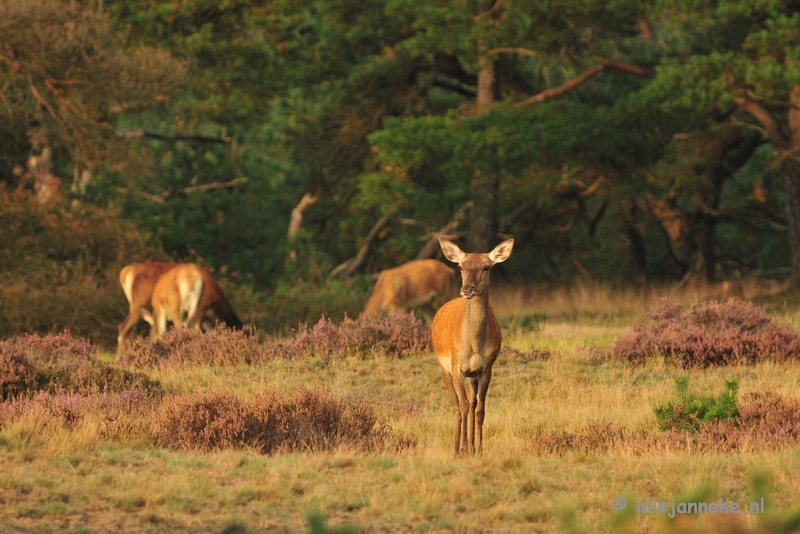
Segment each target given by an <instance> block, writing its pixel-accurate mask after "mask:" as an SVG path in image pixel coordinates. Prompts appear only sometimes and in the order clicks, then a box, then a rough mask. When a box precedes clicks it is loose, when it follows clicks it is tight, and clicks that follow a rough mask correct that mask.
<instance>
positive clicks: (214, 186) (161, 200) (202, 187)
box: [117, 178, 248, 204]
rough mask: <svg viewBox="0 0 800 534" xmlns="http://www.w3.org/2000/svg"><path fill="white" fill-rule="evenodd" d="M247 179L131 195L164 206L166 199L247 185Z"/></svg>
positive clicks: (125, 190)
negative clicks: (154, 193)
mask: <svg viewBox="0 0 800 534" xmlns="http://www.w3.org/2000/svg"><path fill="white" fill-rule="evenodd" d="M247 181H248V178H237V179H235V180H231V181H230V182H215V183H213V184H202V185H192V186H189V187H184V188H182V189H176V190H175V191H170V192H168V193H162V194H160V195H153V194H151V193H145V192H143V191H134V192H133V194H134V195H137V196H140V197H142V198H146V199H147V200H152V201H153V202H157V203H159V204H164V202H166V201H167V199H169V198H172V197H177V196H181V195H187V194H189V193H192V192H194V191H212V190H214V189H223V188H228V189H230V188H232V187H236V186H237V185H240V184H244V183H247ZM117 191H118V192H120V193H123V194H126V193H128V189H126V188H124V187H118V188H117Z"/></svg>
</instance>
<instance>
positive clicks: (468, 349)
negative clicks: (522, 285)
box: [431, 238, 514, 454]
mask: <svg viewBox="0 0 800 534" xmlns="http://www.w3.org/2000/svg"><path fill="white" fill-rule="evenodd" d="M439 245H440V246H441V247H442V252H443V253H444V255H445V257H446V258H447V259H448V260H450V261H452V262H453V263H457V264H458V268H459V269H460V270H461V296H462V297H463V298H457V299H454V300H451V301H450V302H448V303H447V304H445V305H444V306H442V308H441V309H440V310H439V311H438V312H437V313H436V317H434V319H433V325H432V326H431V337H432V338H433V348H434V350H435V351H436V355H437V356H438V357H439V365H441V367H442V378H443V379H444V387H445V389H447V391H449V392H450V396H451V397H452V398H453V403H454V407H455V423H456V428H455V453H456V454H459V453H460V452H463V451H465V450H466V449H467V447H468V451H469V452H470V453H474V452H475V451H476V447H475V434H476V428H475V426H476V422H477V436H478V444H477V452H478V453H480V452H481V450H482V446H483V419H484V413H485V407H484V403H485V401H486V392H487V391H488V390H489V382H490V381H491V380H492V365H493V364H494V362H495V360H496V359H497V354H498V353H499V352H500V342H501V340H500V325H498V324H497V319H496V318H495V316H494V313H493V312H492V307H491V306H490V305H489V272H490V270H491V268H492V266H493V265H494V264H495V263H500V262H503V261H506V260H507V259H508V257H509V256H510V255H511V249H512V248H513V246H514V240H513V239H509V240H507V241H503V242H502V243H500V244H499V245H497V246H496V247H495V248H494V250H492V251H491V252H489V253H488V254H482V253H470V254H467V253H465V252H464V251H462V250H461V249H460V248H458V246H457V245H456V244H455V243H453V242H451V241H448V240H447V239H444V238H439ZM467 383H469V388H467V387H466V384H467ZM467 389H469V393H467ZM468 420H469V424H467V422H468Z"/></svg>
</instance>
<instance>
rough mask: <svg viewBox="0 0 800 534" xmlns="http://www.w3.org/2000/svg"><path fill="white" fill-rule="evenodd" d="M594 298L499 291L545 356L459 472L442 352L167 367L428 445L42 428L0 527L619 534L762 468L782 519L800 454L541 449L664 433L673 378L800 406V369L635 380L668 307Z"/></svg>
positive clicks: (657, 521) (502, 366) (5, 487)
mask: <svg viewBox="0 0 800 534" xmlns="http://www.w3.org/2000/svg"><path fill="white" fill-rule="evenodd" d="M595 291H596V293H591V291H590V288H583V289H580V288H573V289H571V290H568V291H565V292H564V294H563V295H561V296H559V295H557V294H555V293H553V294H549V295H546V296H544V297H542V298H538V297H536V298H534V296H532V295H534V293H530V294H523V293H520V295H517V296H515V295H514V294H512V293H511V292H506V293H503V292H501V291H497V292H495V293H496V298H498V299H499V304H497V305H496V310H497V314H498V316H499V318H500V319H501V322H505V324H507V325H508V326H509V327H508V329H506V330H505V332H504V335H505V342H506V344H507V345H508V346H510V347H513V348H517V349H520V350H530V349H534V348H535V349H540V350H547V351H549V355H548V357H546V358H542V359H535V360H533V361H530V362H527V363H526V362H524V361H522V360H521V359H519V358H512V357H501V358H500V359H499V360H498V362H497V363H496V365H495V367H494V375H493V379H492V384H491V387H490V389H489V393H488V397H487V408H486V422H485V426H484V430H485V436H484V447H485V454H484V455H483V456H481V457H465V458H454V457H453V453H452V446H453V443H452V442H453V415H452V406H451V400H450V398H449V397H448V396H447V394H446V392H445V390H444V387H443V385H442V378H441V373H440V372H439V367H438V362H437V360H436V358H435V356H434V355H433V354H432V353H428V354H422V355H413V356H408V357H405V358H401V359H397V358H392V359H382V358H371V359H360V358H355V357H349V358H344V359H340V360H334V361H331V362H325V361H322V360H317V359H301V360H297V361H287V360H277V361H272V362H267V363H263V364H259V365H253V366H235V367H227V366H220V367H215V366H197V367H189V368H184V369H171V370H170V369H159V370H156V371H153V372H152V373H151V375H152V378H155V379H158V380H159V381H160V382H161V384H162V386H163V388H164V390H165V391H166V392H167V393H168V394H173V393H188V392H198V391H225V392H231V393H234V394H235V395H237V396H240V397H242V398H249V397H252V396H253V395H255V394H257V393H260V392H262V391H264V390H277V391H279V392H286V393H290V392H293V391H295V390H296V389H298V388H301V387H308V388H321V389H324V390H327V391H329V392H330V393H331V394H333V395H334V396H337V397H341V398H345V399H349V400H359V401H362V400H363V401H367V402H368V403H369V404H370V406H372V407H373V408H374V409H375V410H376V411H377V412H378V413H379V414H381V416H382V417H383V418H384V419H386V420H387V421H388V423H389V424H390V426H391V427H392V428H394V429H395V430H398V431H400V432H403V433H406V434H410V435H413V436H414V437H416V441H417V444H416V445H415V446H413V447H412V448H410V449H406V450H403V451H401V452H398V453H371V454H365V453H361V452H356V451H352V450H346V449H339V450H337V451H334V452H332V453H318V454H311V453H292V454H283V455H281V454H278V455H275V456H264V455H259V454H255V453H254V452H251V451H232V450H229V451H224V452H217V453H209V454H192V453H186V452H175V451H166V450H160V449H156V448H153V446H152V444H148V443H136V442H130V443H109V442H107V441H105V440H103V439H102V438H101V437H100V435H101V433H100V432H99V430H100V427H99V425H101V424H102V423H101V422H100V421H94V420H92V419H89V420H86V421H84V422H82V423H81V424H79V425H78V426H76V427H74V428H65V427H63V426H56V427H54V426H47V425H46V424H45V423H44V422H43V421H44V420H40V419H37V418H36V417H34V416H31V417H30V418H26V419H21V420H17V421H14V422H13V423H10V424H8V425H6V426H4V427H2V428H1V429H0V501H2V502H3V503H4V505H3V506H2V507H0V524H4V525H6V526H8V528H12V529H27V530H31V531H39V530H53V529H62V530H63V529H67V530H72V531H77V530H78V529H81V528H86V529H88V531H91V532H102V531H158V532H180V531H185V530H198V531H199V530H203V529H206V530H207V531H211V532H220V531H222V529H223V528H225V527H226V525H240V526H241V525H245V526H246V528H248V529H250V530H251V531H258V530H265V531H266V530H274V531H277V532H301V531H304V530H305V529H306V528H307V522H306V517H307V515H308V513H309V512H310V511H312V510H318V511H319V512H321V513H322V514H323V515H324V517H325V518H326V520H327V522H328V524H329V525H331V526H341V525H348V524H349V525H356V526H358V527H359V529H361V531H363V532H372V531H388V532H418V531H427V532H476V531H477V532H481V531H502V532H531V531H541V532H555V531H556V530H557V526H558V524H559V521H561V519H559V518H560V517H561V516H562V515H563V514H564V513H565V511H568V510H573V511H574V517H575V518H576V520H577V521H578V522H579V523H580V524H582V525H584V526H585V527H586V530H587V531H589V532H611V531H612V530H613V525H614V522H613V521H614V519H613V518H614V517H615V512H614V511H613V509H612V508H611V502H612V500H613V499H614V498H616V497H618V496H625V497H626V498H627V499H629V500H630V501H633V500H641V501H647V500H653V499H660V500H668V499H671V498H672V497H675V496H678V495H680V494H682V493H683V492H685V491H688V490H691V489H692V488H696V487H699V486H701V485H706V486H709V487H711V488H713V489H711V490H709V491H711V492H712V493H713V495H712V498H718V497H725V498H726V499H729V500H730V499H733V500H738V501H742V502H744V501H746V500H748V499H750V497H751V495H750V493H749V492H750V485H749V484H750V483H749V481H750V478H751V476H752V475H753V473H756V472H760V471H767V472H769V473H770V474H771V477H772V481H773V495H772V498H773V500H774V502H775V505H776V506H779V507H781V508H787V509H788V508H791V506H793V505H794V504H795V503H797V502H800V479H798V477H797V476H796V473H797V472H798V469H800V450H798V449H790V450H784V451H777V452H760V453H752V454H749V453H748V454H731V455H723V454H691V453H687V452H685V451H672V452H670V451H667V452H660V453H653V454H650V455H645V456H642V455H640V454H636V453H633V452H630V453H629V452H626V449H625V447H624V446H623V447H620V448H619V449H618V450H615V451H614V452H611V453H608V454H602V453H596V454H583V453H577V452H575V453H568V454H566V455H563V456H536V455H535V454H534V453H533V452H532V451H533V448H532V443H531V440H532V439H533V438H532V437H533V436H534V435H535V434H536V432H539V431H558V430H577V429H580V428H583V427H585V426H586V425H587V424H589V423H591V422H595V421H609V422H614V423H618V424H621V425H623V426H625V427H628V428H631V429H651V428H655V425H656V420H655V416H654V414H653V410H652V407H653V405H654V404H656V403H660V402H664V401H665V400H667V399H670V398H672V396H673V394H674V378H675V376H677V375H678V374H687V375H688V376H689V378H690V383H691V385H692V389H693V390H694V391H696V392H698V393H702V394H708V393H717V392H719V391H720V390H721V389H722V387H723V385H724V381H725V380H726V379H731V378H738V380H739V384H740V392H741V395H746V394H747V393H749V392H765V391H770V392H777V393H781V394H783V395H786V396H790V397H800V364H797V363H790V364H783V365H778V364H775V363H761V364H758V365H754V366H732V367H722V368H712V369H691V370H688V371H687V370H682V369H678V368H676V367H675V366H674V365H672V364H669V363H667V362H664V361H662V360H652V361H650V362H649V363H648V364H646V365H642V366H632V365H630V364H627V363H625V362H622V361H620V360H617V359H613V358H609V357H607V352H608V349H609V348H610V347H611V345H612V343H613V341H614V339H615V338H616V337H617V336H619V335H622V334H623V333H625V332H627V331H628V328H629V324H630V321H632V320H634V319H635V318H636V317H637V316H638V314H640V313H641V312H642V311H644V310H646V309H648V307H651V306H652V307H655V306H658V304H659V297H660V295H658V294H657V292H655V290H653V291H652V293H651V292H646V293H643V295H642V296H641V297H636V296H635V294H634V293H627V294H620V295H617V294H615V293H614V291H612V290H611V289H608V288H603V287H600V288H596V289H595ZM581 295H583V297H581ZM681 295H682V296H681V298H682V299H684V300H683V302H691V301H692V300H691V299H692V297H691V296H690V295H686V294H681ZM547 299H550V300H549V301H548V300H547ZM582 299H584V300H582ZM548 302H550V304H552V307H548V305H547V303H548ZM570 306H572V307H573V311H570ZM771 313H773V314H775V315H776V316H777V317H778V318H784V317H785V316H786V315H791V314H792V313H793V312H791V313H789V312H787V313H783V312H780V310H779V308H777V307H775V308H773V311H772V312H771ZM514 314H517V315H525V314H527V315H534V314H542V315H544V316H546V319H544V320H536V321H532V322H528V323H527V324H524V325H520V324H518V323H517V324H514V323H512V322H509V318H510V317H512V316H513V315H514ZM662 522H663V517H639V518H636V521H635V523H634V524H635V526H636V530H637V531H642V532H655V531H660V530H659V529H661V526H660V525H661V524H662Z"/></svg>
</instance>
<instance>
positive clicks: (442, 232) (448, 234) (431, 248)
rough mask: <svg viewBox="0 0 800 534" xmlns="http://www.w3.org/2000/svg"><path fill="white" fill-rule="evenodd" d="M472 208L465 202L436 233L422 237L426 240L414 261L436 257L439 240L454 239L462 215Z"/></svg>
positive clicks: (469, 203)
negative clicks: (441, 238)
mask: <svg viewBox="0 0 800 534" xmlns="http://www.w3.org/2000/svg"><path fill="white" fill-rule="evenodd" d="M471 207H472V202H467V203H466V204H464V205H463V206H461V208H460V209H459V210H458V211H457V212H456V214H455V215H453V218H452V219H451V220H450V222H448V223H447V224H446V225H445V226H444V227H442V228H441V229H439V231H438V232H432V233H430V234H428V235H426V236H424V237H423V239H427V242H426V243H425V246H424V247H422V250H420V251H419V254H417V257H416V258H414V259H417V260H424V259H428V258H432V257H433V256H434V255H436V251H437V250H439V238H440V237H444V238H445V239H455V238H456V237H458V234H457V233H456V229H458V223H459V222H460V221H461V219H462V218H464V215H465V214H466V213H467V210H468V209H470V208H471Z"/></svg>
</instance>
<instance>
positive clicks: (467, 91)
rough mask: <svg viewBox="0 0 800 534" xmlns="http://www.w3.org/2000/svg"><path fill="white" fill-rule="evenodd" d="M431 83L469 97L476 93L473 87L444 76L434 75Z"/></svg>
mask: <svg viewBox="0 0 800 534" xmlns="http://www.w3.org/2000/svg"><path fill="white" fill-rule="evenodd" d="M433 85H435V86H436V87H441V88H442V89H447V90H449V91H453V92H454V93H458V94H460V95H464V96H469V97H472V96H475V93H477V91H476V90H475V88H473V87H470V86H468V85H466V84H463V83H461V82H458V81H450V80H447V79H445V78H439V77H435V78H434V79H433Z"/></svg>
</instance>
